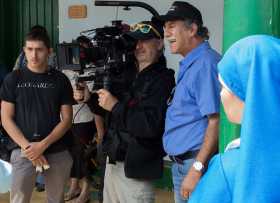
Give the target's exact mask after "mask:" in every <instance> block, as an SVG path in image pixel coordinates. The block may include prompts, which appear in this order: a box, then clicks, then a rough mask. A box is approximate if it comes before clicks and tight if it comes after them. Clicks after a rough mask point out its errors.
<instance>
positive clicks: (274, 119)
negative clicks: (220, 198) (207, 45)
mask: <svg viewBox="0 0 280 203" xmlns="http://www.w3.org/2000/svg"><path fill="white" fill-rule="evenodd" d="M218 68H219V72H220V76H221V78H222V80H223V81H224V83H225V84H226V85H227V87H228V88H229V89H230V90H231V91H232V92H233V93H234V94H235V95H236V96H238V97H239V98H240V99H241V100H242V101H244V103H245V109H244V113H243V119H242V127H241V146H240V160H239V161H240V162H239V166H238V168H237V169H236V170H237V171H236V179H235V183H234V188H233V191H232V194H233V197H232V198H233V199H232V202H233V203H247V202H248V203H274V202H275V203H276V202H277V203H279V202H280V192H279V184H280V150H279V148H280V137H279V133H280V40H279V39H277V38H274V37H272V36H267V35H255V36H250V37H246V38H244V39H241V40H240V41H238V42H236V43H235V44H234V45H233V46H232V47H231V48H230V49H229V50H228V51H227V52H226V54H225V55H224V57H223V59H222V60H221V61H220V63H219V65H218Z"/></svg>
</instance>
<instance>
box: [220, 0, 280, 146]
mask: <svg viewBox="0 0 280 203" xmlns="http://www.w3.org/2000/svg"><path fill="white" fill-rule="evenodd" d="M253 34H269V35H274V36H280V0H225V1H224V39H223V51H224V52H225V51H226V50H227V49H228V48H229V47H230V45H232V44H233V43H234V42H236V41H237V40H239V39H241V38H243V37H245V36H248V35H253ZM239 132H240V127H239V126H238V125H233V124H231V123H230V122H229V121H228V120H227V118H226V116H225V114H224V112H222V115H221V125H220V144H219V148H220V151H223V150H224V148H225V146H226V144H227V143H228V142H229V141H231V140H232V139H234V138H236V137H238V136H239Z"/></svg>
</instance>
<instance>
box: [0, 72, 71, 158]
mask: <svg viewBox="0 0 280 203" xmlns="http://www.w3.org/2000/svg"><path fill="white" fill-rule="evenodd" d="M0 99H2V100H4V101H7V102H10V103H13V104H14V105H15V118H14V120H15V123H16V125H17V126H18V127H19V128H20V129H21V131H22V132H23V134H24V136H25V138H26V139H27V140H29V141H30V142H32V141H40V140H42V139H43V138H45V137H46V136H48V135H49V133H50V132H51V131H52V130H53V129H54V128H55V126H56V125H57V124H58V123H59V122H60V108H61V106H62V105H65V104H67V105H72V104H73V90H72V87H71V84H70V81H69V80H68V78H67V77H66V76H65V75H64V74H62V73H60V72H58V71H56V70H50V71H48V72H46V73H34V72H32V71H30V70H29V69H28V68H23V69H19V70H15V71H13V72H11V73H10V74H8V75H7V77H6V78H5V80H4V82H3V84H2V87H1V90H0ZM65 141H66V140H65V138H64V139H60V140H58V141H57V142H55V143H53V144H52V145H51V146H50V147H49V148H48V149H47V150H46V153H48V152H57V151H61V150H63V149H65V148H66V143H65Z"/></svg>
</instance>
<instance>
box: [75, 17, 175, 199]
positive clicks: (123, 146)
mask: <svg viewBox="0 0 280 203" xmlns="http://www.w3.org/2000/svg"><path fill="white" fill-rule="evenodd" d="M131 28H132V29H131V31H130V32H129V33H127V35H128V36H129V37H131V38H133V39H134V40H136V41H137V44H136V47H135V50H134V54H135V58H136V61H137V71H136V74H135V77H134V80H133V83H132V84H131V86H130V90H129V94H128V95H129V96H127V97H125V98H119V97H117V96H115V95H112V94H111V93H110V92H109V91H108V90H106V89H100V90H98V91H97V95H98V101H95V98H94V96H91V99H90V100H89V103H91V104H94V103H95V104H99V106H101V107H102V108H103V109H105V110H106V111H107V113H106V118H105V120H106V121H105V126H106V133H105V135H104V139H103V150H104V151H105V152H106V155H107V165H106V172H105V183H104V203H114V202H129V203H134V202H135V203H136V202H146V203H150V202H154V201H155V196H154V188H153V184H152V181H153V180H154V179H158V178H161V177H162V173H163V156H164V151H163V149H162V141H161V138H162V134H163V131H164V119H165V112H166V108H167V99H168V97H169V95H170V92H171V90H172V88H173V86H174V84H175V81H174V71H172V70H169V69H167V68H166V59H165V57H164V55H163V48H164V45H163V28H162V25H161V24H159V23H157V22H151V21H143V22H140V23H138V24H136V25H134V26H132V27H131ZM85 89H87V88H85ZM89 96H90V95H89V94H88V91H78V90H75V91H74V98H75V99H76V100H79V99H82V98H83V97H84V100H85V101H86V100H88V99H89V98H88V97H89Z"/></svg>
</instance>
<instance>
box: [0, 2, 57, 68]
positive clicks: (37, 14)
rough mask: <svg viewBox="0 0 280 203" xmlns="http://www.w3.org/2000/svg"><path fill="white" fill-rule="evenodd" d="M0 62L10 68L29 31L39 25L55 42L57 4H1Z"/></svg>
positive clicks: (54, 43)
mask: <svg viewBox="0 0 280 203" xmlns="http://www.w3.org/2000/svg"><path fill="white" fill-rule="evenodd" d="M0 17H1V19H0V62H1V61H2V63H4V64H6V65H7V66H8V67H9V69H11V68H12V66H13V64H14V61H15V59H16V57H17V55H18V54H19V52H20V50H21V47H22V46H23V42H24V36H25V34H26V33H27V32H28V30H29V29H30V28H31V27H32V26H34V25H36V24H40V25H43V26H45V27H46V29H47V30H48V32H49V35H50V38H51V41H52V45H53V47H56V43H57V42H58V33H59V31H58V0H9V1H7V0H0Z"/></svg>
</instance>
